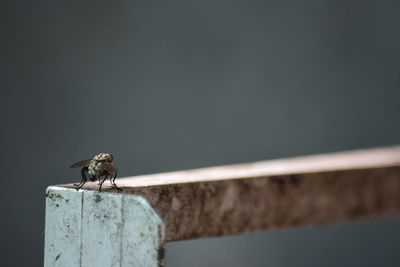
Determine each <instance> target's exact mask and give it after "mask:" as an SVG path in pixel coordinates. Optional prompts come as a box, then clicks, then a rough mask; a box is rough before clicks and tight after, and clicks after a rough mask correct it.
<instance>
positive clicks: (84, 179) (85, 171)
mask: <svg viewBox="0 0 400 267" xmlns="http://www.w3.org/2000/svg"><path fill="white" fill-rule="evenodd" d="M81 175H82V181H81V182H80V183H79V184H74V186H76V190H79V189H81V188H82V186H83V185H84V184H85V183H86V182H87V177H88V168H87V167H85V168H82V169H81Z"/></svg>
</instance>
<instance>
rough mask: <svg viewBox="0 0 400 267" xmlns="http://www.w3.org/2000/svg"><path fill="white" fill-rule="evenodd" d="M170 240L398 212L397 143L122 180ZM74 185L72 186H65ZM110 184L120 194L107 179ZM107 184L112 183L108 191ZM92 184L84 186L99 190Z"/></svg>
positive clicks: (399, 173) (399, 161) (399, 154)
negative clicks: (159, 221) (154, 215)
mask: <svg viewBox="0 0 400 267" xmlns="http://www.w3.org/2000/svg"><path fill="white" fill-rule="evenodd" d="M117 183H118V186H119V187H121V188H123V190H122V192H119V193H120V194H133V195H138V196H142V197H144V198H145V199H146V200H147V201H148V202H149V203H150V205H151V206H152V207H153V208H154V210H155V211H156V212H157V213H158V214H159V216H160V217H161V218H162V219H163V221H164V223H165V241H174V240H184V239H193V238H201V237H208V236H221V235H230V234H238V233H244V232H252V231H259V230H268V229H275V228H288V227H295V226H296V227H297V226H303V225H304V226H305V225H308V226H309V225H320V224H328V223H336V222H345V221H351V220H357V219H363V218H372V217H378V216H395V215H399V214H400V147H389V148H379V149H368V150H358V151H350V152H342V153H333V154H324V155H317V156H307V157H297V158H291V159H284V160H272V161H263V162H256V163H247V164H236V165H230V166H221V167H212V168H204V169H197V170H190V171H179V172H171V173H161V174H153V175H142V176H136V177H128V178H121V179H118V180H117ZM65 187H71V185H65ZM104 188H105V190H106V191H109V192H115V193H118V192H116V191H114V190H113V189H112V188H110V187H109V184H105V187H104ZM106 188H107V189H106ZM96 189H97V185H96V184H95V183H88V184H87V186H86V187H85V190H96Z"/></svg>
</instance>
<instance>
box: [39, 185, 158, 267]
mask: <svg viewBox="0 0 400 267" xmlns="http://www.w3.org/2000/svg"><path fill="white" fill-rule="evenodd" d="M45 233H46V234H45V264H44V266H45V267H55V266H66V267H67V266H68V267H74V266H82V267H89V266H96V267H102V266H104V267H106V266H107V267H110V266H119V267H124V266H146V267H147V266H149V267H153V266H154V267H156V266H162V265H163V256H164V255H163V254H164V251H163V250H164V248H163V245H164V239H165V238H164V236H165V231H164V223H163V221H162V219H161V218H160V216H159V215H158V214H157V213H156V212H155V211H154V210H153V208H152V207H151V206H150V204H149V203H148V202H147V200H146V199H144V198H143V197H140V196H135V195H128V194H117V193H108V192H101V193H99V192H97V191H94V190H79V191H77V190H75V189H72V188H65V187H58V186H50V187H48V188H47V192H46V229H45Z"/></svg>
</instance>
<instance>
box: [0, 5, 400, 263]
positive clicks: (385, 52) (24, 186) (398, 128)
mask: <svg viewBox="0 0 400 267" xmlns="http://www.w3.org/2000/svg"><path fill="white" fill-rule="evenodd" d="M399 7H400V4H399V2H397V1H333V0H322V1H292V2H289V1H256V0H250V1H249V0H233V1H222V0H212V1H211V0H205V1H193V0H187V1H177V0H170V1H152V0H146V1H71V0H70V1H63V0H59V1H48V0H45V1H2V2H1V3H0V33H1V35H0V36H1V42H0V57H1V60H0V73H1V74H0V75H1V77H0V88H1V93H0V99H1V105H0V111H1V112H0V116H1V126H2V127H1V132H0V134H1V140H2V142H1V153H0V156H1V166H2V185H3V188H2V193H1V194H0V200H1V206H2V210H1V211H2V216H1V220H0V226H1V227H0V229H1V239H0V247H1V250H0V251H1V261H2V264H1V265H2V266H40V265H41V264H42V259H43V237H44V232H43V231H44V191H45V187H46V186H47V185H50V184H60V183H69V182H74V181H78V180H79V179H80V178H79V173H78V171H76V170H70V169H69V168H68V166H69V165H70V164H71V163H73V162H74V161H77V160H81V159H84V158H87V157H90V156H92V155H93V154H95V153H98V152H111V153H113V154H114V155H115V157H116V160H117V162H118V165H119V168H120V175H121V176H130V175H136V174H144V173H152V172H162V171H170V170H178V169H188V168H194V167H203V166H211V165H219V164H228V163H238V162H248V161H255V160H263V159H270V158H278V157H287V156H295V155H303V154H311V153H319V152H329V151H338V150H345V149H353V148H364V147H371V146H382V145H390V144H398V143H399V136H400V125H399V123H398V122H399V120H398V118H399V115H400V105H399V97H400V90H399V85H400V75H399V65H400V50H399V45H400V36H399V26H400V16H399ZM399 234H400V219H398V220H396V219H393V220H389V221H381V222H373V223H372V222H371V223H366V224H355V225H347V226H334V227H323V228H315V229H313V228H308V229H297V230H286V231H285V230H282V231H276V232H271V233H262V234H259V235H254V234H250V235H243V236H235V237H226V238H222V239H204V240H198V241H185V242H177V243H171V244H169V245H168V246H167V266H352V267H353V266H399V264H400V255H399V250H398V244H399V241H400V236H399Z"/></svg>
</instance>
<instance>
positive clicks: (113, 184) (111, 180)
mask: <svg viewBox="0 0 400 267" xmlns="http://www.w3.org/2000/svg"><path fill="white" fill-rule="evenodd" d="M117 174H118V172H115V174H114V177H110V183H111V185H112V186H114V187H115V188H116V189H118V191H121V190H122V189H121V188H119V187H118V186H117V184H116V183H115V178H117Z"/></svg>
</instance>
